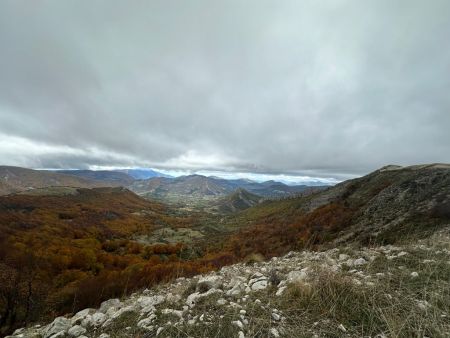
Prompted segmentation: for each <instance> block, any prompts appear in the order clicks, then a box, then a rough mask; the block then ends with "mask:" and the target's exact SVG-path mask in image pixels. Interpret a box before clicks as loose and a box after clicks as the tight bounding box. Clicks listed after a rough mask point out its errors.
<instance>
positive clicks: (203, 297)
mask: <svg viewBox="0 0 450 338" xmlns="http://www.w3.org/2000/svg"><path fill="white" fill-rule="evenodd" d="M341 336H342V337H450V236H449V232H448V230H447V231H445V232H440V233H438V234H435V235H434V236H432V237H431V238H429V239H426V240H421V241H417V242H415V243H412V244H411V243H409V244H405V245H397V246H391V245H387V246H378V247H370V248H353V247H342V248H337V249H332V250H328V251H322V252H315V251H302V252H290V253H289V254H287V255H285V256H284V257H274V258H272V259H271V260H270V261H267V262H260V263H252V264H250V265H249V264H236V265H232V266H227V267H224V268H222V269H221V270H219V271H216V272H213V273H210V274H208V275H202V276H196V277H194V278H178V279H177V280H175V281H174V282H172V283H170V284H166V285H160V286H159V287H157V288H153V289H150V290H143V291H142V292H139V293H135V294H133V295H131V296H130V297H128V298H125V299H121V300H120V299H110V300H108V301H105V302H103V303H102V304H101V306H100V308H98V309H85V310H82V311H80V312H78V313H76V314H75V315H73V316H72V317H58V318H56V319H55V320H54V321H53V322H52V323H50V324H48V325H45V326H40V325H35V326H33V327H29V328H23V329H19V330H16V332H15V333H14V334H13V335H12V336H10V337H34V338H38V337H41V338H48V337H51V338H57V337H58V338H62V337H79V338H86V337H96V338H108V337H109V338H114V337H238V338H243V337H274V338H276V337H341Z"/></svg>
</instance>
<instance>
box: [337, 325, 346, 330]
mask: <svg viewBox="0 0 450 338" xmlns="http://www.w3.org/2000/svg"><path fill="white" fill-rule="evenodd" d="M338 329H339V330H341V331H342V332H347V329H346V328H345V326H344V325H342V324H339V326H338Z"/></svg>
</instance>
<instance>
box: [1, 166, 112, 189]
mask: <svg viewBox="0 0 450 338" xmlns="http://www.w3.org/2000/svg"><path fill="white" fill-rule="evenodd" d="M108 185H109V184H108V183H106V182H105V181H102V180H92V179H88V178H87V177H86V176H82V175H79V176H77V175H72V174H71V175H68V174H66V173H63V172H61V173H55V172H51V171H47V170H33V169H26V168H20V167H10V166H0V195H8V194H12V193H18V192H23V191H26V190H31V189H40V188H46V187H78V188H95V187H106V186H108Z"/></svg>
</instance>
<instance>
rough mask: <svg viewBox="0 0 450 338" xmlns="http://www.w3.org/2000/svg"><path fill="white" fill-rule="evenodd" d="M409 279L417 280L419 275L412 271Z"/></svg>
mask: <svg viewBox="0 0 450 338" xmlns="http://www.w3.org/2000/svg"><path fill="white" fill-rule="evenodd" d="M411 277H412V278H417V277H419V274H418V273H417V272H416V271H413V272H411Z"/></svg>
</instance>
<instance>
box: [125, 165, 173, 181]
mask: <svg viewBox="0 0 450 338" xmlns="http://www.w3.org/2000/svg"><path fill="white" fill-rule="evenodd" d="M117 171H119V172H123V173H126V174H128V175H130V176H131V177H133V178H134V179H136V180H146V179H149V178H153V177H172V176H170V175H166V174H163V173H162V172H159V171H156V170H153V169H145V168H142V169H119V170H117Z"/></svg>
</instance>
